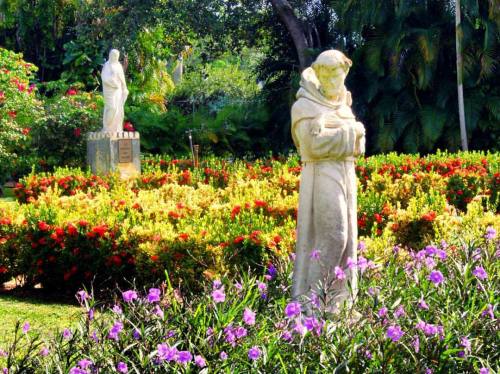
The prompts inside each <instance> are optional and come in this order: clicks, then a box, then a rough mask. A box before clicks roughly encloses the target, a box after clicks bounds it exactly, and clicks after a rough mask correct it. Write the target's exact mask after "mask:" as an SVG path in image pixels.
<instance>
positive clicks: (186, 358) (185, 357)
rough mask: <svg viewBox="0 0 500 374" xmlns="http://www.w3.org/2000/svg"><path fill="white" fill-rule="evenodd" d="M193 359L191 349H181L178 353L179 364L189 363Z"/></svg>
mask: <svg viewBox="0 0 500 374" xmlns="http://www.w3.org/2000/svg"><path fill="white" fill-rule="evenodd" d="M192 359H193V355H192V354H191V352H189V351H179V352H178V355H177V360H176V361H177V362H178V363H179V364H187V363H188V362H190V361H191V360H192Z"/></svg>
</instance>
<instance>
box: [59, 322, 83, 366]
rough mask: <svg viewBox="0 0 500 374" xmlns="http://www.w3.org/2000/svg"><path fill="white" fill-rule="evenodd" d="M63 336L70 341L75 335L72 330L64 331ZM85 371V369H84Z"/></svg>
mask: <svg viewBox="0 0 500 374" xmlns="http://www.w3.org/2000/svg"><path fill="white" fill-rule="evenodd" d="M62 336H63V338H64V339H66V340H68V339H71V336H73V334H72V333H71V330H70V329H64V330H63V333H62ZM83 369H85V368H83Z"/></svg>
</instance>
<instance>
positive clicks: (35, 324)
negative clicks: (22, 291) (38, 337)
mask: <svg viewBox="0 0 500 374" xmlns="http://www.w3.org/2000/svg"><path fill="white" fill-rule="evenodd" d="M80 314H81V309H79V308H78V307H76V306H74V305H71V304H68V303H59V302H55V301H47V300H46V299H41V298H26V297H18V296H10V295H0V346H5V345H6V344H5V343H7V342H8V341H10V340H11V339H12V338H13V335H14V326H15V324H16V322H17V321H20V322H21V324H24V323H25V322H29V323H30V325H31V327H32V328H33V329H35V330H37V332H40V333H42V334H44V335H45V334H47V333H49V332H50V333H53V332H55V331H56V330H59V329H63V328H65V327H69V326H71V325H72V324H74V323H76V322H77V320H78V316H79V315H80Z"/></svg>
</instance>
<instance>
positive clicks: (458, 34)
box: [455, 0, 469, 151]
mask: <svg viewBox="0 0 500 374" xmlns="http://www.w3.org/2000/svg"><path fill="white" fill-rule="evenodd" d="M460 23H461V17H460V0H456V3H455V41H456V49H457V89H458V117H459V119H460V139H461V141H462V150H463V151H467V150H468V149H469V147H468V145H467V130H466V128H465V109H464V84H463V58H462V37H463V35H462V27H461V25H460Z"/></svg>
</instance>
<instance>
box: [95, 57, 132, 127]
mask: <svg viewBox="0 0 500 374" xmlns="http://www.w3.org/2000/svg"><path fill="white" fill-rule="evenodd" d="M119 57H120V52H119V51H117V50H116V49H112V50H111V51H110V52H109V60H108V61H107V62H106V63H105V64H104V67H103V68H102V72H101V79H102V91H103V96H104V114H103V120H102V122H103V128H102V130H101V131H102V132H122V131H123V117H124V106H125V101H126V100H127V96H128V90H127V84H126V83H125V74H124V72H123V67H122V65H121V64H120V62H119V61H118V59H119Z"/></svg>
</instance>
